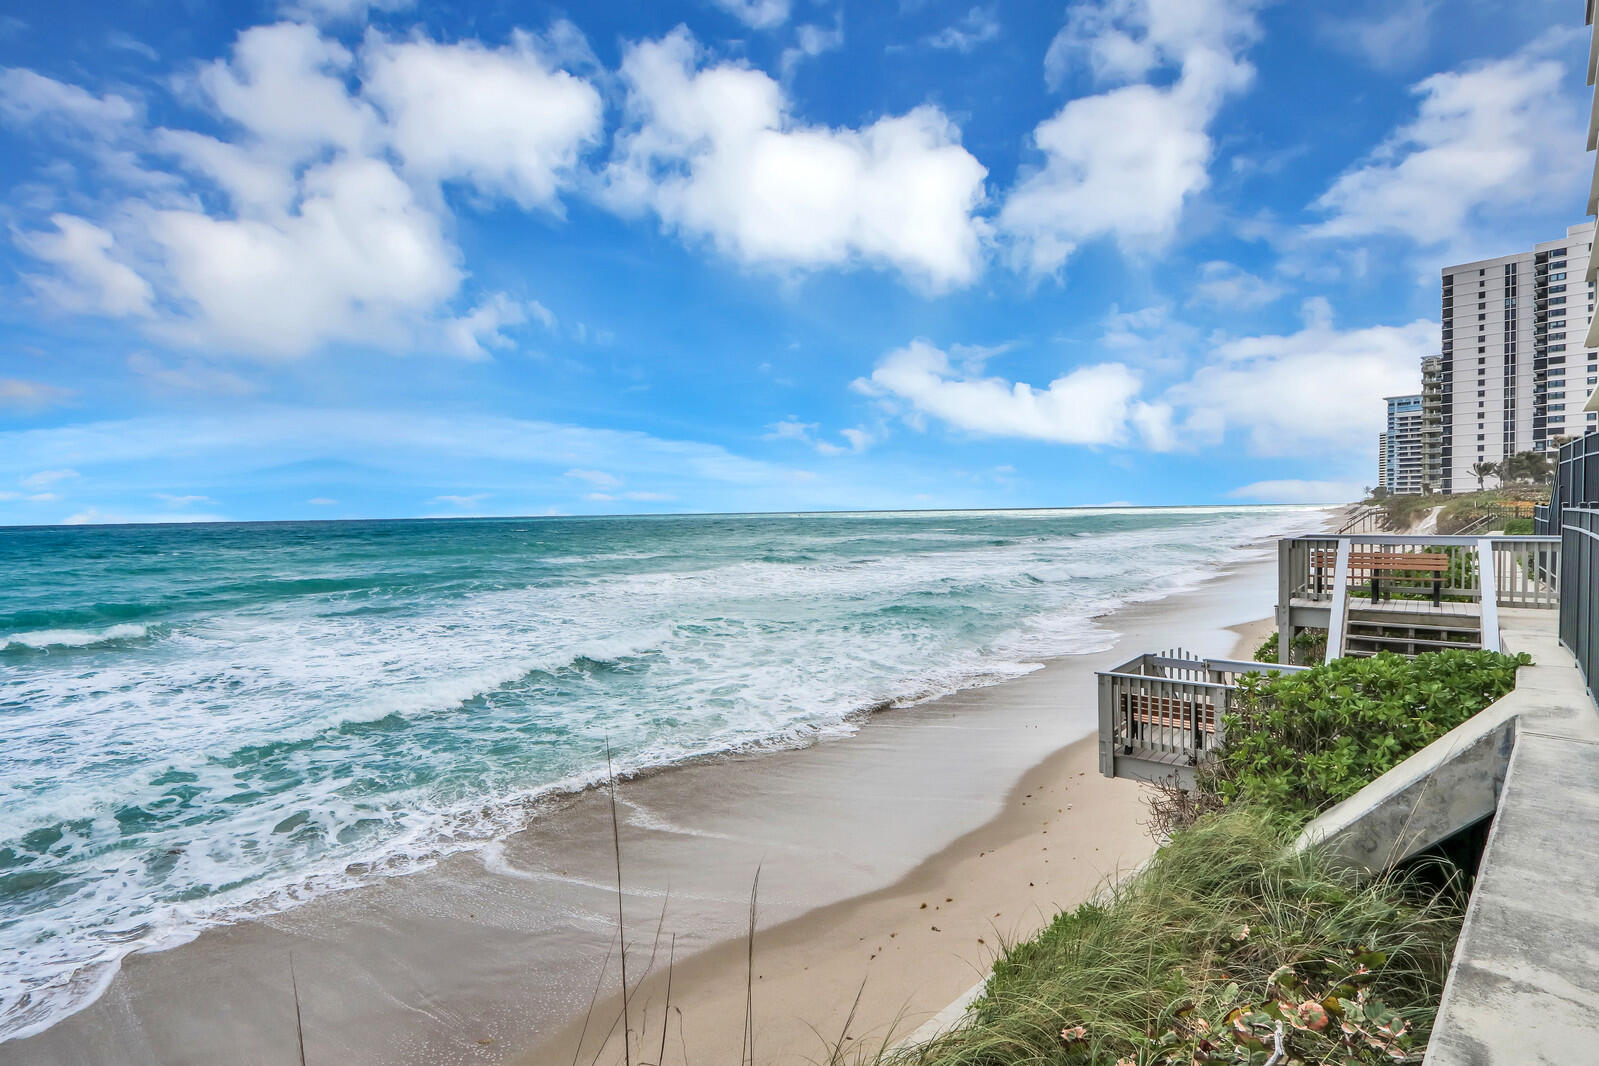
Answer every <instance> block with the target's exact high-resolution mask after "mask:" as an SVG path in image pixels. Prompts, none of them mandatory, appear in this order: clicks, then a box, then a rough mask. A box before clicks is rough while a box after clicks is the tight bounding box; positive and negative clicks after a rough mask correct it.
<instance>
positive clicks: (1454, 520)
mask: <svg viewBox="0 0 1599 1066" xmlns="http://www.w3.org/2000/svg"><path fill="white" fill-rule="evenodd" d="M1500 465H1501V466H1502V465H1503V464H1500ZM1535 465H1536V464H1534V463H1532V462H1530V461H1529V460H1518V461H1517V464H1516V467H1515V469H1516V474H1515V475H1514V476H1512V477H1508V478H1505V479H1504V483H1503V484H1502V485H1500V486H1499V487H1498V488H1492V489H1486V490H1480V491H1477V492H1457V493H1452V494H1450V495H1448V496H1440V495H1435V494H1430V493H1422V494H1405V495H1395V494H1391V493H1390V494H1385V495H1382V496H1378V495H1376V494H1375V493H1374V494H1372V495H1371V496H1370V497H1368V498H1367V500H1366V501H1365V502H1366V503H1367V504H1368V505H1370V506H1373V507H1379V508H1381V509H1382V512H1383V519H1382V524H1383V528H1384V529H1385V530H1386V531H1387V532H1389V533H1404V532H1408V531H1409V530H1411V529H1412V528H1414V527H1415V526H1416V524H1417V523H1419V522H1420V521H1421V520H1422V519H1423V518H1424V517H1425V516H1426V515H1427V514H1428V512H1430V511H1432V510H1433V509H1434V508H1437V509H1438V528H1437V532H1438V533H1439V534H1440V535H1443V536H1453V535H1456V534H1459V533H1461V532H1462V531H1467V530H1476V529H1478V528H1479V527H1482V526H1484V524H1487V525H1490V526H1498V525H1499V524H1501V522H1509V521H1512V520H1514V519H1520V518H1525V519H1530V518H1531V517H1532V508H1533V507H1534V506H1535V505H1537V504H1540V503H1548V502H1549V486H1548V484H1547V483H1544V481H1543V477H1542V476H1540V477H1538V478H1535V479H1532V480H1529V479H1528V475H1529V474H1530V473H1531V472H1532V468H1533V467H1534V466H1535ZM1545 469H1547V467H1545ZM1497 476H1502V475H1497ZM1493 519H1498V520H1499V521H1497V522H1496V521H1490V520H1493ZM1505 532H1506V533H1509V532H1510V530H1509V529H1508V528H1506V530H1505Z"/></svg>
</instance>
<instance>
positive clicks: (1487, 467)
mask: <svg viewBox="0 0 1599 1066" xmlns="http://www.w3.org/2000/svg"><path fill="white" fill-rule="evenodd" d="M1471 472H1472V473H1473V474H1475V475H1476V476H1477V491H1478V492H1481V491H1482V479H1483V478H1487V477H1494V476H1497V475H1498V474H1499V464H1498V463H1485V462H1476V463H1472V464H1471ZM1501 480H1503V478H1501Z"/></svg>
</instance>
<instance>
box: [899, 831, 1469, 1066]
mask: <svg viewBox="0 0 1599 1066" xmlns="http://www.w3.org/2000/svg"><path fill="white" fill-rule="evenodd" d="M1293 828H1294V827H1293V826H1292V825H1290V824H1287V823H1284V822H1282V821H1279V820H1275V819H1274V818H1273V817H1272V816H1271V815H1269V814H1266V813H1263V809H1262V808H1250V807H1235V808H1231V809H1229V810H1227V811H1225V812H1223V813H1221V814H1219V815H1215V816H1212V817H1211V818H1208V819H1206V820H1204V821H1202V822H1200V823H1199V824H1198V825H1196V826H1194V827H1192V828H1190V829H1188V830H1185V831H1183V832H1181V833H1179V834H1177V836H1176V837H1175V838H1174V839H1173V840H1172V842H1171V843H1170V844H1168V845H1167V846H1166V847H1164V848H1162V849H1161V850H1160V851H1159V852H1158V853H1157V854H1156V855H1155V856H1154V857H1153V858H1152V859H1151V860H1150V862H1149V863H1148V865H1146V866H1145V867H1144V868H1143V869H1142V870H1141V871H1140V872H1138V873H1137V874H1136V875H1134V876H1133V877H1131V878H1129V879H1127V880H1125V881H1123V882H1121V883H1120V884H1119V885H1116V886H1114V887H1111V888H1108V889H1107V890H1106V891H1105V893H1104V894H1103V895H1102V897H1101V898H1099V899H1098V900H1096V901H1093V902H1090V903H1085V904H1083V905H1081V906H1079V907H1078V908H1076V909H1075V910H1073V911H1069V912H1066V913H1063V914H1061V915H1059V916H1058V917H1057V918H1056V919H1055V921H1054V922H1053V923H1052V924H1051V925H1050V926H1049V927H1048V928H1047V929H1045V930H1044V931H1043V932H1041V933H1040V934H1039V935H1038V936H1036V937H1034V938H1033V939H1031V940H1028V941H1025V942H1023V943H1020V944H1016V945H1013V946H1011V947H1009V948H1008V949H1007V950H1006V951H1005V952H1004V954H1003V955H1002V956H1001V957H1000V959H999V960H998V961H997V962H996V963H995V966H994V970H993V973H992V975H991V976H990V977H989V980H988V984H987V987H986V989H985V992H984V994H983V996H982V998H981V999H979V1000H978V1001H977V1003H976V1004H974V1005H973V1007H972V1009H971V1011H970V1012H969V1013H968V1015H967V1017H966V1020H965V1022H964V1023H963V1024H962V1025H961V1026H960V1028H958V1029H956V1030H955V1031H953V1032H951V1033H949V1034H946V1035H945V1036H943V1037H940V1038H938V1039H936V1040H934V1041H933V1042H932V1043H929V1044H926V1045H924V1046H922V1047H919V1048H916V1049H913V1050H909V1051H903V1052H899V1053H898V1054H897V1055H896V1056H890V1057H889V1058H887V1059H880V1060H879V1061H881V1062H885V1063H892V1064H893V1066H1045V1064H1048V1066H1069V1064H1082V1063H1105V1064H1106V1066H1111V1064H1117V1063H1120V1064H1123V1066H1128V1064H1131V1066H1150V1064H1155V1063H1164V1062H1179V1061H1180V1062H1182V1063H1185V1064H1186V1063H1190V1062H1203V1061H1214V1062H1241V1063H1263V1062H1265V1061H1267V1059H1268V1058H1269V1055H1270V1052H1271V1051H1272V1050H1274V1048H1273V1047H1272V1046H1271V1041H1270V1039H1268V1040H1267V1041H1266V1042H1265V1043H1264V1044H1261V1043H1256V1044H1254V1045H1251V1044H1249V1043H1248V1042H1247V1041H1241V1040H1237V1039H1228V1038H1227V1036H1226V1034H1227V1033H1228V1032H1230V1031H1231V1028H1232V1023H1231V1022H1230V1020H1229V1015H1230V1014H1231V1015H1233V1017H1234V1018H1236V1017H1238V1016H1239V1015H1238V1014H1237V1013H1235V1012H1234V1009H1235V1008H1237V1007H1239V1006H1244V1007H1245V1008H1246V1009H1248V1008H1249V1007H1250V1005H1251V1004H1260V1003H1267V1002H1271V1001H1273V1000H1280V999H1282V998H1283V997H1284V996H1285V995H1288V993H1286V992H1285V991H1284V990H1283V987H1282V983H1283V981H1284V980H1285V978H1283V976H1282V973H1281V972H1280V968H1281V967H1283V966H1285V965H1291V966H1294V967H1296V969H1298V970H1299V971H1300V972H1303V973H1316V972H1318V971H1317V967H1318V966H1319V965H1320V964H1322V963H1323V962H1325V963H1327V964H1330V968H1331V969H1340V968H1342V970H1344V971H1350V970H1353V969H1354V967H1355V965H1356V964H1355V963H1352V962H1351V961H1350V959H1351V955H1352V953H1356V954H1358V953H1361V952H1364V953H1366V954H1359V955H1358V957H1359V958H1360V959H1362V960H1364V961H1365V962H1367V963H1375V960H1377V959H1382V960H1383V961H1382V962H1381V963H1380V964H1373V965H1371V966H1370V969H1371V973H1370V974H1366V975H1363V976H1361V977H1359V978H1357V979H1356V980H1357V981H1358V982H1360V983H1362V987H1363V988H1364V992H1363V993H1362V996H1361V1001H1362V1003H1365V1004H1368V1005H1372V1004H1380V1005H1381V1006H1380V1007H1377V1008H1375V1009H1374V1010H1373V1011H1372V1013H1376V1010H1381V1011H1382V1012H1383V1016H1384V1017H1385V1018H1387V1019H1388V1022H1387V1024H1388V1026H1389V1028H1388V1029H1386V1030H1384V1031H1385V1032H1390V1031H1393V1030H1396V1029H1398V1028H1401V1027H1403V1028H1404V1029H1406V1030H1407V1035H1406V1036H1405V1037H1404V1038H1401V1039H1400V1040H1398V1041H1393V1042H1389V1043H1388V1046H1387V1047H1385V1048H1379V1046H1378V1043H1381V1042H1380V1041H1379V1042H1369V1043H1362V1044H1361V1046H1360V1048H1358V1049H1356V1050H1355V1051H1353V1052H1351V1051H1349V1050H1348V1049H1347V1048H1346V1047H1345V1044H1346V1043H1347V1041H1348V1040H1349V1039H1350V1038H1348V1037H1347V1036H1346V1035H1344V1034H1343V1033H1342V1031H1341V1029H1340V1027H1339V1026H1338V1025H1332V1026H1330V1027H1329V1029H1328V1030H1325V1031H1316V1030H1315V1029H1314V1028H1311V1027H1298V1026H1293V1025H1290V1026H1288V1027H1287V1029H1288V1037H1287V1047H1288V1051H1287V1055H1286V1056H1285V1057H1284V1058H1283V1059H1281V1061H1282V1062H1285V1063H1286V1062H1291V1061H1301V1062H1307V1063H1308V1062H1336V1063H1344V1062H1378V1061H1383V1062H1393V1061H1395V1060H1396V1059H1400V1060H1401V1061H1403V1059H1402V1058H1401V1056H1402V1055H1408V1054H1410V1053H1413V1051H1414V1050H1415V1049H1420V1048H1422V1047H1424V1046H1425V1042H1426V1037H1427V1034H1428V1032H1429V1030H1430V1027H1431V1023H1432V1017H1433V1015H1434V1013H1435V1012H1436V1010H1437V1005H1438V1000H1439V997H1440V995H1441V994H1442V990H1443V984H1444V978H1445V976H1446V973H1447V971H1448V966H1449V959H1450V956H1451V954H1452V952H1453V950H1454V942H1455V938H1456V936H1457V934H1458V931H1459V927H1460V919H1461V914H1462V910H1463V907H1464V900H1463V898H1461V893H1460V892H1459V891H1458V888H1457V886H1456V885H1455V883H1454V882H1450V883H1449V884H1450V887H1447V888H1445V889H1443V890H1439V889H1437V888H1436V887H1428V882H1426V881H1423V880H1422V879H1419V878H1417V877H1416V876H1414V875H1390V876H1387V877H1382V878H1371V877H1370V876H1369V875H1368V876H1365V877H1362V876H1360V875H1357V874H1356V873H1355V872H1354V871H1351V870H1349V869H1347V868H1344V867H1341V866H1340V865H1338V864H1337V863H1336V862H1335V861H1334V860H1332V859H1331V858H1330V857H1328V856H1327V855H1325V854H1322V853H1318V852H1316V851H1314V850H1312V851H1307V852H1299V853H1296V852H1293V851H1291V850H1290V849H1289V848H1288V846H1287V845H1288V843H1289V841H1290V840H1291V838H1292V833H1293ZM1432 883H1433V884H1434V885H1435V884H1436V881H1433V882H1432ZM1274 974H1276V975H1277V978H1278V980H1277V981H1276V982H1274V981H1273V976H1274ZM1335 980H1336V979H1335ZM1346 987H1347V986H1346ZM1302 994H1307V993H1301V995H1302ZM1308 994H1309V995H1312V996H1315V997H1320V996H1321V995H1322V991H1319V990H1318V991H1312V992H1309V993H1308ZM1292 998H1293V999H1295V1000H1296V1001H1297V1000H1298V999H1299V998H1300V996H1299V995H1295V996H1293V997H1292ZM1350 1002H1353V1001H1352V1000H1351V1001H1350ZM1335 1009H1336V1008H1335ZM1351 1010H1352V1014H1351V1016H1354V1014H1358V1013H1359V1011H1360V1008H1351ZM1396 1016H1397V1017H1396ZM1262 1017H1265V1016H1262ZM1201 1020H1203V1021H1201ZM1334 1020H1335V1021H1344V1020H1345V1019H1344V1017H1343V1015H1342V1014H1339V1015H1337V1017H1336V1018H1335V1019H1334ZM1268 1025H1269V1023H1268ZM1078 1027H1080V1029H1079V1028H1078ZM1206 1033H1209V1034H1212V1035H1213V1036H1215V1037H1216V1038H1217V1039H1215V1040H1212V1041H1210V1043H1211V1044H1213V1045H1214V1049H1213V1051H1214V1054H1215V1055H1217V1056H1218V1057H1215V1058H1208V1059H1207V1058H1195V1057H1194V1049H1196V1048H1198V1047H1199V1046H1200V1045H1201V1043H1203V1042H1204V1041H1205V1037H1204V1034H1206ZM1063 1034H1064V1035H1063ZM1357 1043H1359V1041H1357ZM1407 1049H1408V1050H1407ZM1210 1053H1212V1052H1206V1054H1210ZM1222 1056H1225V1057H1222Z"/></svg>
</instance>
